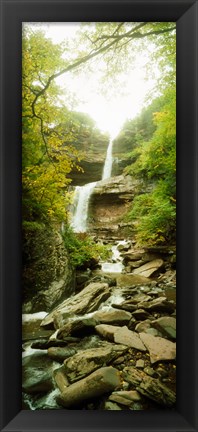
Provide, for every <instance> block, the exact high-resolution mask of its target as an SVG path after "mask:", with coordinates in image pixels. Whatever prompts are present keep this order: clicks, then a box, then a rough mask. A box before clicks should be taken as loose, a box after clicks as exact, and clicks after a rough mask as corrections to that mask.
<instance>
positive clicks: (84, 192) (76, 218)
mask: <svg viewBox="0 0 198 432" xmlns="http://www.w3.org/2000/svg"><path fill="white" fill-rule="evenodd" d="M95 185H96V182H93V183H87V184H86V185H84V186H77V187H76V189H75V198H74V207H75V210H74V213H73V216H72V220H71V226H72V228H73V230H74V232H86V230H87V218H88V207H89V198H90V196H91V193H92V191H93V189H94V187H95ZM75 204H76V206H75Z"/></svg>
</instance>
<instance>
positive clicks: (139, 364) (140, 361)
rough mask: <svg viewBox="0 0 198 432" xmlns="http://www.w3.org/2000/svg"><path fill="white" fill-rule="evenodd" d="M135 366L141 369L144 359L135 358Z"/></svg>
mask: <svg viewBox="0 0 198 432" xmlns="http://www.w3.org/2000/svg"><path fill="white" fill-rule="evenodd" d="M135 367H137V368H140V369H143V368H144V360H142V359H139V360H137V361H136V365H135Z"/></svg>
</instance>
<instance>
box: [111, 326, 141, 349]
mask: <svg viewBox="0 0 198 432" xmlns="http://www.w3.org/2000/svg"><path fill="white" fill-rule="evenodd" d="M114 341H115V342H116V343H121V344H123V345H126V346H129V347H131V348H136V349H137V350H140V351H146V348H145V345H144V344H143V343H142V341H141V339H140V337H139V335H138V334H137V333H135V332H133V331H131V330H128V328H127V327H126V326H124V327H120V328H119V329H118V330H116V332H115V333H114Z"/></svg>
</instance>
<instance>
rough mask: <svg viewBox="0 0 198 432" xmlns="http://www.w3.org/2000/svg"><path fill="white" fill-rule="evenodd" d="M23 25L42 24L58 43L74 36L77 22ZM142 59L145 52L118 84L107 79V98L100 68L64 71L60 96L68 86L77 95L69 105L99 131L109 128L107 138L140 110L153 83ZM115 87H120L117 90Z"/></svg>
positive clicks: (60, 81) (59, 79)
mask: <svg viewBox="0 0 198 432" xmlns="http://www.w3.org/2000/svg"><path fill="white" fill-rule="evenodd" d="M25 25H27V26H28V25H31V26H32V25H33V26H35V27H39V28H42V29H43V30H45V31H46V36H47V37H50V38H51V39H52V40H53V42H54V43H60V42H62V41H64V40H65V38H66V37H67V38H68V37H69V38H75V33H76V31H77V29H78V26H79V23H26V24H25ZM146 59H147V54H146V53H145V52H144V53H143V54H141V53H140V54H139V56H138V58H137V63H136V65H134V64H133V65H131V71H130V73H126V74H124V73H123V74H122V75H121V76H120V82H121V85H119V87H118V86H117V84H116V83H115V86H114V83H113V82H112V83H111V84H112V85H111V87H112V95H111V98H109V97H108V98H107V97H105V95H104V94H102V93H101V92H99V87H98V80H99V78H100V74H101V72H100V71H99V69H100V68H98V69H97V71H95V72H94V74H92V75H89V76H87V72H86V74H85V73H83V72H82V73H80V74H78V76H77V75H76V76H72V74H69V73H66V74H64V75H62V76H60V77H59V78H58V79H57V82H58V84H60V85H61V87H62V89H63V94H62V98H63V100H64V91H65V101H67V97H66V92H67V91H66V89H68V88H69V91H70V92H73V93H74V94H76V96H77V99H76V103H74V105H73V107H72V109H74V110H76V111H82V112H86V113H88V114H89V115H90V116H91V117H92V118H93V119H94V120H95V121H96V123H97V126H98V127H99V128H100V129H101V130H102V131H107V132H109V133H110V136H111V138H114V137H115V136H116V135H117V134H118V132H119V131H120V129H121V127H122V124H123V123H124V122H125V120H126V119H131V118H133V117H135V116H136V115H137V114H138V112H139V111H140V110H141V108H142V106H143V102H144V99H145V96H146V94H147V93H148V91H149V90H150V89H151V88H152V86H153V84H154V82H153V81H152V79H150V80H146V79H145V76H144V75H145V68H144V64H145V61H146ZM101 68H102V63H101ZM119 88H120V89H122V91H121V92H120V93H119ZM64 89H65V90H64ZM66 104H67V103H66ZM67 106H68V104H67Z"/></svg>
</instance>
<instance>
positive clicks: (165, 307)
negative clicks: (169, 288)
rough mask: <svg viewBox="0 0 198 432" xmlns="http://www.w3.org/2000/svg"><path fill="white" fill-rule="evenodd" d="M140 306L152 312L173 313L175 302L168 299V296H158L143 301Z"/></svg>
mask: <svg viewBox="0 0 198 432" xmlns="http://www.w3.org/2000/svg"><path fill="white" fill-rule="evenodd" d="M138 306H139V307H141V308H143V309H146V310H148V311H151V312H167V313H172V312H174V310H175V304H174V303H171V302H170V301H167V299H166V297H158V298H156V299H154V300H151V301H149V302H142V303H139V305H138Z"/></svg>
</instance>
